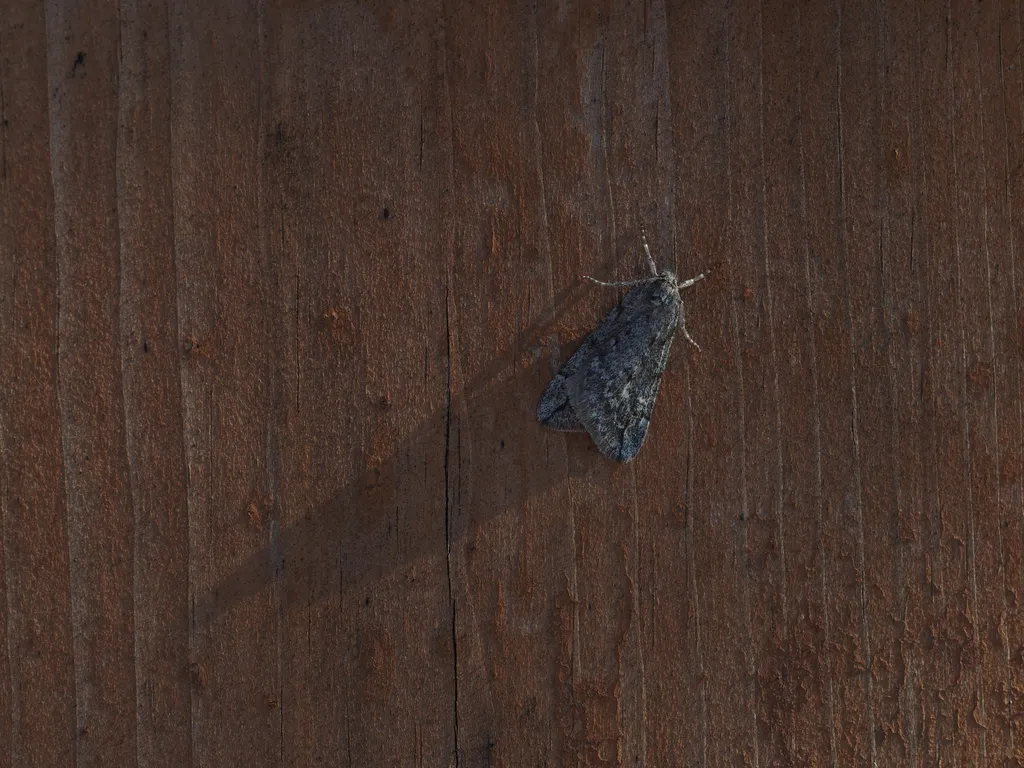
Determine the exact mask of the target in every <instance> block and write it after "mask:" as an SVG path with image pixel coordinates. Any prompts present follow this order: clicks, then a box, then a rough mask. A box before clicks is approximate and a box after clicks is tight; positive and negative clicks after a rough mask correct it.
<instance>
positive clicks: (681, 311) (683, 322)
mask: <svg viewBox="0 0 1024 768" xmlns="http://www.w3.org/2000/svg"><path fill="white" fill-rule="evenodd" d="M701 277H703V275H701ZM679 330H681V331H682V332H683V336H684V337H685V338H686V340H687V341H688V342H690V343H691V344H693V346H695V347H696V348H697V350H698V351H699V350H700V344H698V343H697V342H696V341H694V340H693V336H691V335H690V332H689V331H688V330H686V310H685V309H684V308H683V302H681V301H680V302H679Z"/></svg>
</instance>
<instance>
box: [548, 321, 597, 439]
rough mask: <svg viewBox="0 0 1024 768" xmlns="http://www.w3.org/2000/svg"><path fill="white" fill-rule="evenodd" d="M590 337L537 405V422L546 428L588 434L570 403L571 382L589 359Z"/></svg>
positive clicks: (560, 371) (555, 378)
mask: <svg viewBox="0 0 1024 768" xmlns="http://www.w3.org/2000/svg"><path fill="white" fill-rule="evenodd" d="M592 338H593V334H591V335H590V336H588V337H587V338H585V339H584V340H583V343H582V344H580V346H579V348H578V349H577V350H576V351H575V352H574V353H573V355H572V357H570V358H569V360H568V362H566V364H565V365H563V366H562V367H561V368H560V369H559V370H558V373H556V374H555V377H554V378H553V379H552V380H551V383H550V384H548V388H547V389H546V390H544V394H543V395H541V398H540V402H538V403H537V421H539V422H540V423H541V424H543V425H544V426H545V427H550V428H551V429H557V430H560V431H562V432H586V431H587V428H586V427H584V426H583V424H582V422H580V419H579V416H577V415H576V411H575V410H573V407H572V404H571V403H570V402H569V382H570V381H571V380H572V378H573V377H574V376H575V375H576V373H577V372H578V371H579V369H580V367H581V365H582V364H583V362H584V361H585V360H586V359H587V357H589V355H590V352H589V349H590V340H591V339H592Z"/></svg>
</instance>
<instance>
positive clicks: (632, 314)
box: [567, 280, 679, 462]
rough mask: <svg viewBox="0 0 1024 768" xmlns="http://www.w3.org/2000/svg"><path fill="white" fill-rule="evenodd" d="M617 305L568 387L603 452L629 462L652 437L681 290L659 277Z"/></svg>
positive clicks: (591, 338) (572, 403) (576, 410)
mask: <svg viewBox="0 0 1024 768" xmlns="http://www.w3.org/2000/svg"><path fill="white" fill-rule="evenodd" d="M617 310H618V311H614V310H613V312H612V313H610V314H609V315H608V317H606V318H605V320H604V322H602V323H601V325H600V326H598V328H597V329H596V330H595V331H594V332H593V333H592V334H591V335H590V336H589V337H588V339H587V342H588V344H587V351H586V356H585V358H583V359H582V360H581V361H580V362H579V364H578V369H577V370H576V371H575V373H574V375H573V376H572V377H571V379H569V381H568V382H567V384H568V387H567V389H568V403H569V405H570V407H571V408H572V410H573V412H574V413H575V414H576V416H577V417H578V419H579V421H580V423H581V424H582V425H583V427H584V428H585V429H586V430H587V432H589V433H590V436H591V437H592V438H593V439H594V442H595V443H596V444H597V447H598V449H600V451H601V453H603V454H604V455H605V456H607V457H608V458H610V459H614V460H615V461H620V462H627V461H629V460H630V459H632V458H633V457H634V456H636V454H637V451H639V450H640V446H642V445H643V443H644V440H645V438H646V437H647V428H648V426H650V421H651V412H652V411H653V409H654V401H655V400H656V399H657V396H658V390H659V388H660V387H661V375H662V373H663V372H664V370H665V366H666V364H667V363H668V354H669V350H670V349H671V348H672V340H673V339H674V338H675V334H676V321H677V319H678V314H679V294H678V293H677V292H676V291H675V290H674V289H673V288H672V287H670V286H669V285H668V284H667V283H666V282H665V281H662V280H654V281H651V282H650V283H645V284H644V285H641V286H638V287H636V288H634V289H633V290H632V291H630V292H629V293H628V294H626V296H625V297H624V298H623V300H622V302H621V303H620V304H619V306H618V307H617ZM581 349H582V348H581ZM577 354H578V352H577ZM570 362H572V361H571V360H570Z"/></svg>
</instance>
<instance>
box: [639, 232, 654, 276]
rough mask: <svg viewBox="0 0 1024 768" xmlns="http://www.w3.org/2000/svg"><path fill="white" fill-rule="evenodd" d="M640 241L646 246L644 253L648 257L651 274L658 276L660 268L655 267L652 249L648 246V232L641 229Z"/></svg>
mask: <svg viewBox="0 0 1024 768" xmlns="http://www.w3.org/2000/svg"><path fill="white" fill-rule="evenodd" d="M640 241H641V242H642V243H643V244H644V253H645V254H646V255H647V266H648V267H650V268H651V274H652V275H654V276H655V277H657V276H658V268H657V267H656V266H655V265H654V257H653V256H651V249H650V248H649V247H648V245H647V232H646V231H645V230H644V228H643V227H640Z"/></svg>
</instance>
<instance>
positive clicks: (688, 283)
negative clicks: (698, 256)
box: [679, 270, 711, 290]
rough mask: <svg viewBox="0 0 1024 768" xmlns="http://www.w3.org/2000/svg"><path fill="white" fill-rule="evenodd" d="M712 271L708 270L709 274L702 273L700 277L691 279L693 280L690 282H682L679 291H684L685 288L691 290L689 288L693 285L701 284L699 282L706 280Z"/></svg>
mask: <svg viewBox="0 0 1024 768" xmlns="http://www.w3.org/2000/svg"><path fill="white" fill-rule="evenodd" d="M710 271H711V270H708V271H707V272H701V273H700V274H699V275H697V276H696V277H691V278H690V279H689V280H685V281H683V282H681V283H680V284H679V290H683V288H689V287H690V286H692V285H696V284H697V283H699V282H700V281H701V280H703V279H704V278H705V277H707V276H708V273H709V272H710Z"/></svg>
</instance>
